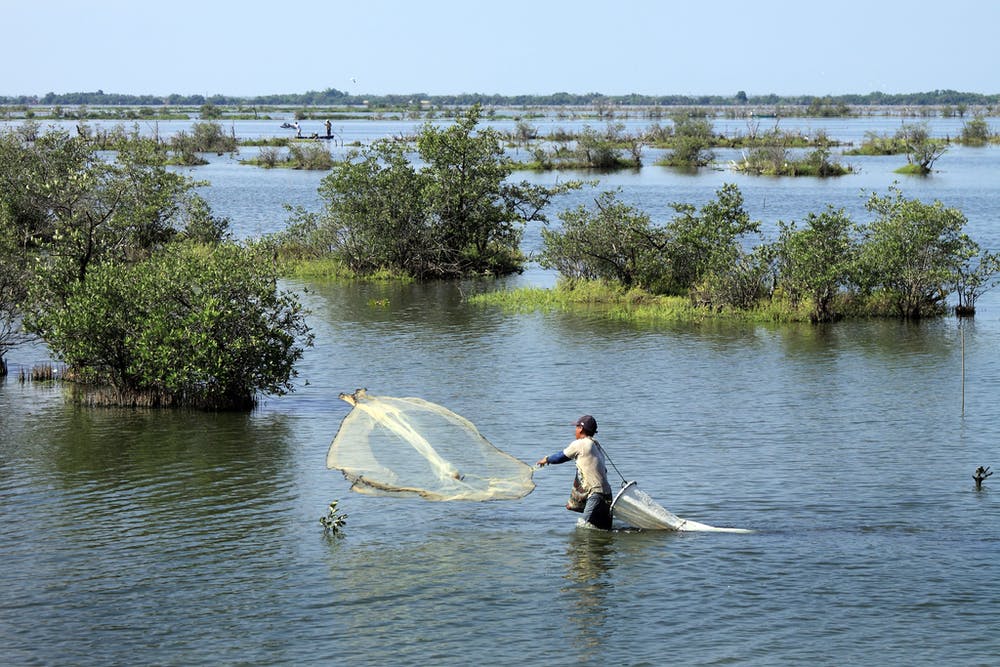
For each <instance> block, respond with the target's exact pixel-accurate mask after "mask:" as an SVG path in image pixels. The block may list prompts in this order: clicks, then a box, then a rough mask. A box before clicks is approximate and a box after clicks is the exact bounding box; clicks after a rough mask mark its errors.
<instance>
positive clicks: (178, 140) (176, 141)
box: [170, 121, 239, 165]
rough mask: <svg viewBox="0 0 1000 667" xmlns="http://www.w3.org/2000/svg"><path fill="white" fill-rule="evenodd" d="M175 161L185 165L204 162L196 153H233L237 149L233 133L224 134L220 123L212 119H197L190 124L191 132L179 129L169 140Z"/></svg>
mask: <svg viewBox="0 0 1000 667" xmlns="http://www.w3.org/2000/svg"><path fill="white" fill-rule="evenodd" d="M170 147H171V150H173V151H174V154H175V155H176V156H177V158H176V161H177V162H180V163H181V164H186V165H199V164H205V163H206V161H205V160H204V159H203V158H201V157H200V156H199V155H198V153H218V154H219V155H221V154H223V153H235V152H236V151H237V150H239V144H238V143H237V141H236V136H235V134H234V133H232V132H230V133H229V134H226V131H225V130H224V129H223V128H222V125H220V124H219V123H216V122H212V121H199V122H197V123H194V124H193V125H192V126H191V133H190V134H188V133H187V132H185V131H184V130H180V131H179V132H177V134H175V135H174V136H173V137H172V138H171V140H170Z"/></svg>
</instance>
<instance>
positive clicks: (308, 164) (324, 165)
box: [288, 141, 333, 171]
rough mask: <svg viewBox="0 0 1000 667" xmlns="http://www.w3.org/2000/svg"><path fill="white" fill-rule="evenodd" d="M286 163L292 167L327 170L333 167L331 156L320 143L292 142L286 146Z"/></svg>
mask: <svg viewBox="0 0 1000 667" xmlns="http://www.w3.org/2000/svg"><path fill="white" fill-rule="evenodd" d="M288 164H289V166H291V167H292V168H293V169H306V170H309V171H327V170H329V169H331V168H332V167H333V156H332V155H331V154H330V151H329V150H328V149H327V148H326V146H324V145H323V144H321V143H318V142H315V141H310V142H293V143H292V144H290V145H289V146H288Z"/></svg>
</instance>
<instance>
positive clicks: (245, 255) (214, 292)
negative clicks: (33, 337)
mask: <svg viewBox="0 0 1000 667" xmlns="http://www.w3.org/2000/svg"><path fill="white" fill-rule="evenodd" d="M26 324H27V326H28V327H29V328H30V329H31V330H32V331H35V332H37V333H39V334H40V335H41V336H42V337H43V338H44V339H45V340H46V342H47V343H48V344H49V346H50V348H51V350H52V352H53V354H54V355H55V356H56V358H58V359H60V360H62V361H63V362H65V363H66V364H67V365H68V367H69V368H70V369H71V372H72V374H73V375H74V377H76V378H77V379H79V380H81V381H84V382H86V383H90V384H96V385H99V386H109V387H111V388H112V389H114V390H115V392H116V396H115V399H114V400H115V402H118V403H122V402H124V403H133V404H143V405H164V406H168V405H180V406H191V407H198V408H209V409H245V408H247V407H251V406H253V405H254V404H255V402H256V398H257V395H258V393H268V394H283V393H286V392H287V391H289V390H290V389H291V378H292V377H293V375H294V370H293V365H294V363H295V361H296V360H297V359H298V358H300V357H301V355H302V352H303V347H302V345H303V344H306V345H307V344H310V343H311V337H310V335H309V332H308V328H307V326H306V325H305V322H304V313H303V311H302V309H301V306H300V305H299V304H298V302H297V301H296V300H295V298H294V297H293V296H291V295H290V294H287V293H279V292H278V291H277V288H276V281H275V273H274V269H273V268H272V267H271V266H270V265H269V264H268V262H267V261H266V260H265V259H264V258H262V257H259V256H257V255H255V253H254V252H253V251H250V250H246V249H244V248H241V247H239V246H235V245H231V244H229V245H219V246H215V247H213V248H206V247H203V246H196V245H192V244H172V245H171V246H170V247H169V248H167V249H165V250H163V251H161V252H159V253H157V254H156V255H153V256H152V257H149V258H147V259H145V260H142V261H139V262H135V263H122V262H118V261H105V262H103V263H101V264H100V265H99V266H97V267H95V268H94V269H93V270H92V271H91V272H90V274H89V275H88V277H87V279H86V281H82V282H77V283H74V284H73V285H71V286H70V288H69V290H68V293H67V294H66V295H65V300H64V304H63V306H62V307H61V308H58V309H48V310H43V311H39V312H34V313H32V315H31V317H30V318H29V320H28V321H27V323H26Z"/></svg>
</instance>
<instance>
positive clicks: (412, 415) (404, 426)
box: [326, 389, 535, 500]
mask: <svg viewBox="0 0 1000 667" xmlns="http://www.w3.org/2000/svg"><path fill="white" fill-rule="evenodd" d="M340 398H341V399H343V400H345V401H347V402H348V403H350V404H351V405H352V406H353V409H352V410H351V411H350V412H349V413H348V414H347V416H346V417H344V420H343V421H342V422H341V424H340V430H339V431H337V435H336V437H334V439H333V443H332V444H331V445H330V451H329V452H328V453H327V456H326V466H327V468H336V469H338V470H340V471H341V472H342V473H344V477H346V478H347V479H348V480H349V481H350V482H351V489H353V490H354V491H357V492H359V493H367V494H371V495H410V496H419V497H421V498H426V499H427V500H508V499H514V498H521V497H523V496H526V495H528V494H529V493H531V491H532V490H533V489H534V488H535V484H534V482H532V481H531V474H532V468H531V466H529V465H528V464H526V463H524V462H522V461H519V460H517V459H515V458H514V457H513V456H510V455H509V454H507V453H506V452H503V451H501V450H499V449H497V448H496V447H494V446H493V444H492V443H490V441H489V440H487V439H486V438H484V437H483V436H482V435H481V434H480V433H479V430H478V429H477V428H476V426H475V424H473V423H472V422H470V421H469V420H468V419H466V418H464V417H462V416H461V415H457V414H455V413H454V412H452V411H451V410H448V409H447V408H444V407H442V406H440V405H436V404H435V403H431V402H429V401H425V400H423V399H420V398H394V397H391V396H373V395H369V394H368V393H367V392H366V391H365V390H364V389H359V390H357V391H356V392H354V393H353V394H341V395H340Z"/></svg>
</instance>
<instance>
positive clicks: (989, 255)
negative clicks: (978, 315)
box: [955, 250, 1000, 315]
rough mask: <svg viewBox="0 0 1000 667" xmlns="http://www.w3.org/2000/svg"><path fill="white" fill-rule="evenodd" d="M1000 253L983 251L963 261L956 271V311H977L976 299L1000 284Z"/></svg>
mask: <svg viewBox="0 0 1000 667" xmlns="http://www.w3.org/2000/svg"><path fill="white" fill-rule="evenodd" d="M998 274H1000V254H998V253H994V252H989V251H986V250H984V251H982V252H981V253H980V254H979V255H973V256H972V257H969V258H968V259H967V260H965V261H964V262H962V263H961V264H960V265H959V266H958V268H957V269H956V272H955V291H956V292H957V293H958V305H957V306H956V307H955V312H956V313H958V314H960V315H971V314H974V313H975V312H976V300H977V299H979V297H981V296H982V295H983V294H985V293H986V292H988V291H989V290H991V289H993V288H994V287H996V286H997V285H1000V278H998V277H997V276H998Z"/></svg>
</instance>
